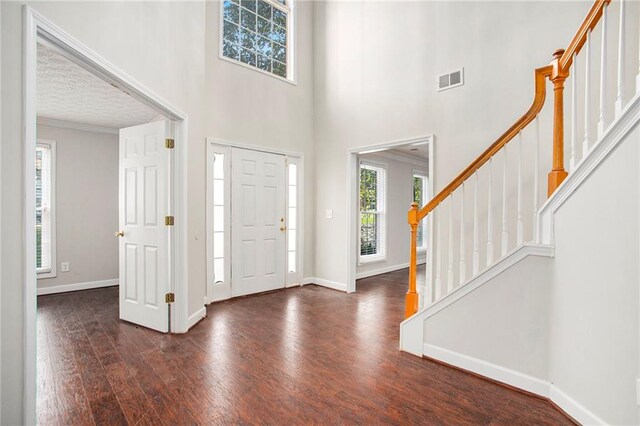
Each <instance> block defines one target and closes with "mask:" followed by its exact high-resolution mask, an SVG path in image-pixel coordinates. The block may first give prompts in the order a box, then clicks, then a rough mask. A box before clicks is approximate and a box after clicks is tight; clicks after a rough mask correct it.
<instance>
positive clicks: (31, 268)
mask: <svg viewBox="0 0 640 426" xmlns="http://www.w3.org/2000/svg"><path fill="white" fill-rule="evenodd" d="M24 28H25V37H24V49H25V54H24V60H25V66H24V73H25V74H24V82H25V87H24V103H23V105H24V117H25V134H24V143H25V149H24V152H25V163H24V170H25V172H24V173H25V174H24V178H23V179H24V182H25V184H24V188H25V190H24V191H25V197H24V206H23V211H24V212H25V213H24V214H25V216H24V222H25V227H24V231H23V232H24V240H25V241H26V244H25V262H24V277H25V284H24V288H25V306H24V323H25V345H24V357H25V360H24V362H25V376H24V389H25V391H24V398H25V404H24V407H25V408H24V410H25V413H24V418H25V422H27V423H29V424H31V423H33V424H35V422H36V417H35V416H36V383H37V363H36V347H37V323H36V317H37V292H38V290H37V278H38V271H37V269H38V267H37V263H38V260H37V256H36V254H37V252H38V248H37V233H38V231H37V227H36V225H37V224H36V213H37V209H36V156H37V153H36V146H37V138H38V130H37V114H38V102H37V95H38V93H39V87H38V71H39V69H38V49H39V46H43V45H44V46H46V47H47V48H50V49H52V50H55V51H56V53H58V54H60V55H61V56H63V57H64V58H65V59H67V60H69V61H70V62H72V63H73V64H74V65H75V66H77V67H78V68H80V69H82V70H83V71H85V72H87V73H88V74H90V75H91V76H92V77H94V78H97V79H99V80H101V81H102V82H103V83H104V84H106V85H108V86H110V87H111V88H113V89H114V90H118V91H119V92H120V93H121V94H123V93H124V94H125V95H126V96H128V97H130V98H131V99H134V100H135V101H137V102H139V103H140V104H142V105H144V106H145V107H146V108H148V109H150V110H152V111H153V116H155V117H157V120H151V121H163V122H164V123H165V124H164V126H165V129H166V131H167V132H168V133H167V134H166V136H165V137H166V138H170V139H172V140H173V145H174V146H175V149H174V150H173V151H172V153H171V155H170V156H169V158H168V161H167V170H168V172H167V176H168V180H167V185H168V196H167V199H166V204H165V206H164V207H165V208H166V213H165V214H167V215H169V216H172V217H173V218H174V219H173V220H174V225H175V226H173V227H172V228H171V229H170V231H169V232H168V233H167V234H168V235H167V237H166V247H167V256H166V257H167V262H166V265H167V268H168V271H167V282H166V288H163V289H162V293H164V292H167V293H171V294H172V295H173V296H172V297H171V301H173V300H175V303H171V308H172V309H170V307H169V306H166V305H165V306H164V308H163V309H164V310H165V314H164V318H163V323H165V324H167V323H168V322H169V320H170V321H171V323H172V326H171V331H172V332H185V331H186V325H187V291H186V282H187V280H186V268H185V267H184V265H185V264H186V235H185V234H184V230H185V229H186V197H185V196H184V193H183V191H182V188H183V182H184V176H183V174H184V171H185V170H186V167H185V166H184V160H185V158H186V155H185V152H186V150H185V145H186V144H185V143H184V141H185V136H186V118H187V117H186V115H185V114H184V113H182V112H180V111H179V110H178V109H176V108H174V107H173V106H171V105H170V104H168V103H167V102H166V101H164V100H163V99H161V98H160V97H158V96H157V95H155V94H153V93H152V92H150V91H149V90H148V89H147V88H145V87H144V86H142V85H141V84H139V83H138V82H136V81H135V80H133V79H132V78H131V77H129V76H128V75H127V74H125V73H124V72H122V71H121V70H119V69H118V68H116V67H115V66H113V65H112V64H111V63H109V62H108V61H107V60H105V59H104V58H102V57H100V56H99V55H98V54H96V53H95V52H93V51H91V50H90V49H88V48H87V47H86V46H84V45H82V44H81V43H79V42H78V41H77V40H75V39H73V38H72V37H71V36H69V35H68V34H66V33H65V32H64V31H62V30H60V29H59V28H57V27H56V26H55V25H54V24H52V23H51V22H49V21H48V20H47V19H45V18H43V17H42V16H41V15H39V14H38V13H37V12H35V11H34V10H33V9H31V8H29V7H28V6H25V25H24ZM98 127H99V126H98ZM174 188H175V189H177V190H174ZM116 190H117V189H116ZM138 195H141V194H138ZM162 223H163V225H164V220H163V222H162ZM116 229H117V228H116ZM114 231H115V230H114V229H111V230H110V231H109V232H110V234H111V238H114V237H113V232H114ZM43 242H45V241H44V240H41V244H42V243H43ZM52 244H53V242H52ZM60 260H61V259H58V261H60ZM58 266H61V265H58ZM50 269H53V268H50ZM60 269H62V268H61V267H59V268H58V270H60ZM142 272H145V271H142V269H140V274H141V273H142ZM140 274H138V276H140ZM118 278H120V277H118ZM159 296H161V301H162V303H163V304H164V302H165V300H168V299H165V297H164V296H165V295H164V294H160V295H159ZM143 325H144V324H143ZM166 329H167V330H168V329H169V327H168V325H167V327H166ZM164 331H166V330H164Z"/></svg>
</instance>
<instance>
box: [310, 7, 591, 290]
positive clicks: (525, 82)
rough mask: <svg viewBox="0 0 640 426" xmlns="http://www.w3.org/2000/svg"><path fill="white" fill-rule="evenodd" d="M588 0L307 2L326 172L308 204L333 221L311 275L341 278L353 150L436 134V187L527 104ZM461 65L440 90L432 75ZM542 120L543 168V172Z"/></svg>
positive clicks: (319, 224)
mask: <svg viewBox="0 0 640 426" xmlns="http://www.w3.org/2000/svg"><path fill="white" fill-rule="evenodd" d="M588 8H589V4H588V3H585V2H566V3H565V2H554V5H553V13H550V6H549V3H546V2H403V3H402V7H398V3H395V2H318V3H315V13H314V34H315V40H314V42H315V44H314V47H315V64H314V65H315V98H314V99H315V105H314V108H315V110H314V114H315V122H314V128H315V143H316V146H317V147H318V149H317V151H316V169H317V170H322V171H323V173H324V176H323V179H321V180H318V181H317V185H316V194H317V195H316V204H317V205H316V208H317V209H318V211H324V210H325V209H333V210H334V217H333V219H332V220H327V219H325V218H324V217H322V216H318V217H317V221H316V235H323V236H325V238H322V239H317V240H316V246H315V247H316V259H315V269H316V276H317V277H320V278H323V279H327V280H331V281H336V282H339V283H346V280H347V264H346V260H345V259H346V247H347V218H346V205H347V194H346V187H345V185H344V182H345V181H346V179H347V162H346V156H347V151H348V149H349V148H356V147H364V146H370V145H372V144H377V143H384V142H389V141H394V140H402V139H409V138H413V137H418V136H423V135H428V134H435V136H436V139H437V141H438V143H437V147H436V150H435V170H434V171H433V173H432V178H433V179H434V183H435V191H436V192H437V191H438V190H440V189H441V188H442V187H443V186H444V185H446V184H447V183H448V182H449V180H450V179H452V178H453V177H454V176H456V175H457V174H458V173H459V172H460V171H461V170H462V169H464V167H466V165H468V164H469V162H470V161H471V160H472V159H473V158H475V157H476V156H477V155H479V154H480V153H481V152H482V151H483V150H484V149H485V148H486V147H488V146H489V145H490V144H491V143H492V142H493V141H494V140H495V139H496V138H497V137H498V136H499V135H500V134H501V133H502V132H503V131H504V130H506V129H507V128H508V127H509V126H510V125H511V124H513V122H514V121H515V120H516V119H517V118H518V117H519V116H520V115H522V114H523V113H524V112H525V111H526V110H527V109H528V108H529V106H530V104H531V101H532V99H533V75H534V69H535V68H536V67H540V66H544V65H546V64H548V63H549V62H550V60H551V59H552V53H553V51H554V50H555V49H557V48H558V47H561V46H566V45H567V44H568V42H569V40H570V38H571V37H572V35H573V33H574V32H575V30H576V28H578V26H579V24H580V22H581V21H582V18H583V17H584V15H585V14H586V11H587V10H588ZM390 17H393V19H390ZM542 28H543V29H544V31H540V29H542ZM506 34H508V35H509V36H508V37H505V35H506ZM525 46H526V48H525ZM461 66H464V67H465V85H464V86H462V87H461V88H458V89H453V90H449V91H444V92H437V91H436V76H437V75H438V74H439V73H443V72H448V71H452V70H454V69H456V68H459V67H461ZM545 129H547V127H543V133H542V141H543V144H542V145H543V150H542V153H541V158H542V160H543V161H542V165H541V167H542V170H549V169H550V167H548V164H549V163H550V158H551V157H550V154H549V152H550V144H549V143H548V141H549V140H550V136H549V132H548V131H547V132H546V133H545ZM549 129H550V128H549ZM545 141H546V143H544V142H545ZM469 205H470V204H469ZM468 235H471V233H468ZM336 247H344V250H336ZM467 247H471V244H467ZM481 256H482V255H481Z"/></svg>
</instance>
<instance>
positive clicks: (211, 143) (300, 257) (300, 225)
mask: <svg viewBox="0 0 640 426" xmlns="http://www.w3.org/2000/svg"><path fill="white" fill-rule="evenodd" d="M215 147H219V148H222V149H224V150H226V154H225V155H226V156H227V158H230V154H231V148H240V149H248V150H251V151H259V152H265V153H268V154H277V155H284V156H286V157H288V158H295V159H296V163H297V165H298V182H297V187H298V200H297V201H298V203H297V209H296V212H297V215H298V217H297V218H296V226H297V232H296V235H297V241H296V246H297V247H296V252H297V256H296V263H297V265H296V269H297V271H299V272H298V276H299V281H300V282H299V283H292V284H290V283H289V272H288V268H287V270H286V271H285V285H284V287H283V288H289V287H294V286H297V285H303V281H304V229H305V227H304V225H305V223H304V216H305V203H304V196H305V194H304V182H305V181H304V173H305V168H304V154H302V153H301V152H297V151H288V150H282V149H273V148H269V147H264V146H259V145H251V144H245V143H241V142H230V141H226V140H223V139H217V138H212V137H208V138H206V152H207V158H206V164H207V173H206V179H207V182H206V194H207V196H206V205H207V208H206V230H207V244H206V246H207V248H206V256H205V257H206V265H207V280H206V282H205V296H204V303H205V305H208V304H210V303H212V302H215V301H219V300H226V299H218V298H214V297H213V295H212V294H209V285H208V283H209V282H210V281H211V280H212V279H213V278H212V277H213V275H212V274H213V271H212V270H211V269H212V268H211V267H210V264H209V255H212V254H213V246H212V241H210V238H209V231H210V227H211V226H212V224H213V208H212V205H211V202H212V200H213V198H212V197H213V192H212V191H213V185H212V184H211V181H212V180H213V172H212V170H211V167H209V158H210V157H211V155H213V153H214V151H215ZM225 173H227V174H225V177H227V176H228V177H229V179H225V217H226V218H228V220H227V221H225V234H226V235H225V254H228V255H229V256H228V257H227V256H225V278H228V279H229V283H230V285H233V279H232V278H231V276H230V272H231V261H232V259H231V250H230V242H231V238H232V236H231V232H232V230H231V220H230V218H231V216H230V212H231V203H230V199H231V179H230V177H231V173H230V164H229V163H226V164H225ZM287 179H288V175H287ZM287 182H288V180H287ZM285 186H287V185H285ZM285 193H286V197H285V200H286V202H288V200H289V194H288V190H287V189H286V188H285ZM287 214H288V209H287ZM286 244H287V243H286V242H285V247H286ZM227 248H229V250H227ZM285 259H286V262H288V256H285ZM286 262H285V265H286ZM230 297H231V296H229V298H230Z"/></svg>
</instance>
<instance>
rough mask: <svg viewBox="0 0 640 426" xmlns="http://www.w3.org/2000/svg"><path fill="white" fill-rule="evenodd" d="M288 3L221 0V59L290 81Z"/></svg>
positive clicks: (289, 19)
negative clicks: (222, 0)
mask: <svg viewBox="0 0 640 426" xmlns="http://www.w3.org/2000/svg"><path fill="white" fill-rule="evenodd" d="M289 3H290V1H289V0H224V2H222V12H221V13H222V57H224V58H227V59H230V60H232V61H236V62H238V63H241V64H244V65H248V66H251V67H255V68H257V69H258V70H261V71H263V72H266V73H269V74H272V75H275V76H278V77H282V78H286V79H288V80H293V78H292V72H291V54H290V51H291V42H292V40H291V34H290V33H291V31H289V29H290V28H291V19H292V17H291V7H290V4H289Z"/></svg>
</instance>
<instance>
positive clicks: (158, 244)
mask: <svg viewBox="0 0 640 426" xmlns="http://www.w3.org/2000/svg"><path fill="white" fill-rule="evenodd" d="M168 125H169V124H168V123H166V122H165V121H158V122H155V123H149V124H143V125H140V126H134V127H128V128H126V129H121V130H120V179H119V180H120V231H121V232H123V233H124V234H123V235H121V237H120V318H121V319H123V320H125V321H129V322H132V323H135V324H139V325H142V326H144V327H148V328H152V329H154V330H158V331H162V332H167V331H168V315H167V312H168V311H167V304H166V303H165V301H164V295H165V293H167V292H168V291H169V262H168V261H169V231H168V227H167V226H165V216H166V215H167V212H168V211H169V197H168V194H169V159H170V157H169V155H170V154H169V150H168V149H166V148H165V147H164V141H165V137H166V135H167V134H168Z"/></svg>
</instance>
